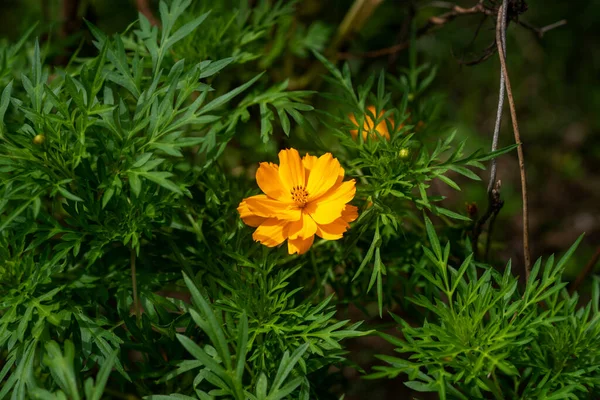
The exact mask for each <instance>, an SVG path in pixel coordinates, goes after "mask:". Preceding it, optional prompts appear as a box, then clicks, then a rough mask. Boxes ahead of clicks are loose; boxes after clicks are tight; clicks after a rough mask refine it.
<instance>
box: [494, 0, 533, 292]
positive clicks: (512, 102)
mask: <svg viewBox="0 0 600 400" xmlns="http://www.w3.org/2000/svg"><path fill="white" fill-rule="evenodd" d="M506 1H507V0H504V1H503V2H502V3H503V4H506ZM502 10H503V11H502V12H500V13H498V24H497V25H496V45H497V47H498V55H499V58H500V65H501V67H502V74H503V75H504V81H505V82H504V83H505V86H506V94H507V96H508V105H509V108H510V116H511V120H512V126H513V133H514V135H515V142H516V143H517V145H518V147H517V155H518V157H519V171H520V174H521V194H522V198H523V253H524V260H525V279H526V280H529V271H530V267H531V254H530V249H529V209H528V205H527V177H526V175H525V156H524V155H523V143H522V142H521V134H520V133H519V123H518V122H517V111H516V108H515V100H514V98H513V93H512V89H511V86H510V78H509V77H508V69H507V68H506V55H505V52H504V48H503V46H502V28H501V27H502V19H503V18H506V13H505V7H504V6H503V8H502Z"/></svg>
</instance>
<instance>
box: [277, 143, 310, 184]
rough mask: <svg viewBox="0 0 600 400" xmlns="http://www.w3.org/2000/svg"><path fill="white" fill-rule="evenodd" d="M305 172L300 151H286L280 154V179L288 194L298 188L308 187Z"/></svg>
mask: <svg viewBox="0 0 600 400" xmlns="http://www.w3.org/2000/svg"><path fill="white" fill-rule="evenodd" d="M305 172H306V171H305V169H304V165H303V164H302V160H301V159H300V154H298V150H296V149H286V150H281V151H280V152H279V178H280V180H281V183H282V184H283V187H284V188H285V189H286V190H287V191H288V192H291V190H292V188H294V187H296V186H302V187H304V186H305V185H306V173H305Z"/></svg>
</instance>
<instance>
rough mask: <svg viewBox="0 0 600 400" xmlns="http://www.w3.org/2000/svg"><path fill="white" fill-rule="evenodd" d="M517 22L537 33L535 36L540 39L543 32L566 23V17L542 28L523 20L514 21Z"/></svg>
mask: <svg viewBox="0 0 600 400" xmlns="http://www.w3.org/2000/svg"><path fill="white" fill-rule="evenodd" d="M516 22H517V24H519V25H521V26H522V27H523V28H526V29H529V30H530V31H532V32H533V33H535V34H536V35H537V37H539V38H540V39H542V38H543V37H544V34H545V33H546V32H548V31H551V30H552V29H556V28H559V27H561V26H564V25H566V24H567V20H566V19H561V20H560V21H557V22H555V23H553V24H550V25H546V26H544V27H542V28H537V27H535V26H533V25H531V24H529V23H527V22H525V21H516Z"/></svg>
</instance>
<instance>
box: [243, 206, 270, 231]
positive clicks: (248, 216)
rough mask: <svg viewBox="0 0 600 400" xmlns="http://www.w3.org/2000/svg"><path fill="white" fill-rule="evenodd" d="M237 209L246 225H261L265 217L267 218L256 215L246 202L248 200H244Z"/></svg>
mask: <svg viewBox="0 0 600 400" xmlns="http://www.w3.org/2000/svg"><path fill="white" fill-rule="evenodd" d="M237 210H238V212H239V213H240V217H241V218H242V221H244V223H245V224H246V225H249V226H252V227H255V228H256V227H257V226H259V225H260V224H262V223H263V222H265V219H266V218H265V217H259V216H258V215H255V214H254V213H253V212H252V211H250V208H248V204H247V203H246V200H243V201H242V202H241V203H240V205H239V206H238V208H237Z"/></svg>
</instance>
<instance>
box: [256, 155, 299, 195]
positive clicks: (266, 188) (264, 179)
mask: <svg viewBox="0 0 600 400" xmlns="http://www.w3.org/2000/svg"><path fill="white" fill-rule="evenodd" d="M256 182H257V183H258V186H259V187H260V189H261V190H262V191H263V192H264V193H265V194H266V195H267V196H269V197H271V198H273V199H277V200H280V201H285V202H289V203H291V202H292V198H291V196H290V193H289V191H287V190H286V189H285V188H284V187H283V185H282V184H281V180H280V179H279V166H278V165H277V164H273V163H266V162H262V163H260V166H259V167H258V169H257V170H256Z"/></svg>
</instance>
